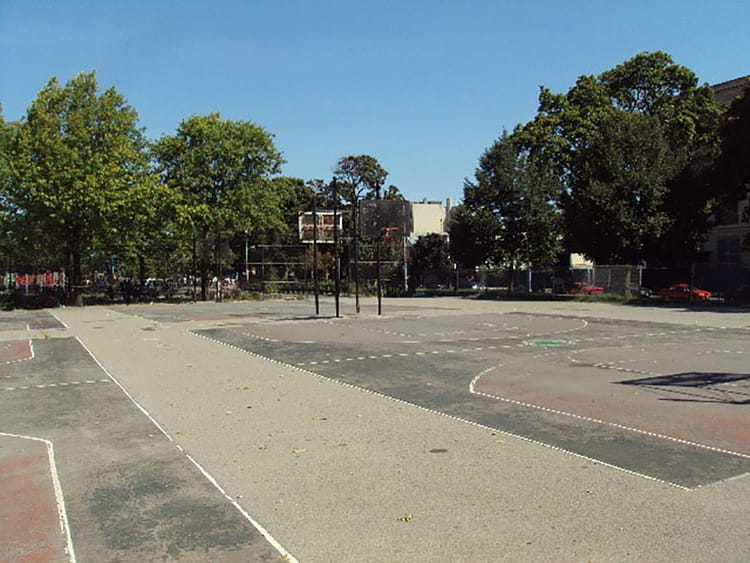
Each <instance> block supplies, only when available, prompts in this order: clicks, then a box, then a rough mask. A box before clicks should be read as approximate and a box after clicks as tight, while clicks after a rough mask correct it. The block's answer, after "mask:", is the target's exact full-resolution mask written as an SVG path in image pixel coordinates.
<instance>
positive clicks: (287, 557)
mask: <svg viewBox="0 0 750 563" xmlns="http://www.w3.org/2000/svg"><path fill="white" fill-rule="evenodd" d="M188 333H189V334H192V333H191V332H190V331H188ZM75 338H76V340H77V341H78V342H79V343H80V345H81V346H83V349H84V350H86V352H87V353H88V355H89V356H91V359H92V360H94V362H96V365H98V366H99V368H100V369H101V370H102V371H103V372H104V373H105V374H106V376H107V377H108V378H109V379H110V380H112V383H114V384H115V385H117V386H118V387H119V388H120V390H121V391H122V392H123V393H124V394H125V396H126V397H127V398H128V399H130V402H131V403H133V404H134V405H135V406H136V407H137V408H138V410H140V411H141V412H142V413H143V414H144V415H145V416H146V418H148V419H149V420H150V421H151V423H152V424H153V425H154V426H156V427H157V428H158V429H159V432H161V433H162V434H163V435H164V436H165V437H166V438H167V439H168V440H169V441H170V442H172V443H173V444H175V445H176V446H177V449H178V450H179V451H180V452H181V453H182V454H183V455H185V457H186V458H187V459H188V460H190V462H191V463H192V464H193V465H194V466H195V467H196V468H197V469H198V471H200V472H201V473H202V474H203V475H204V476H205V477H206V479H208V480H209V482H210V483H211V484H212V485H214V487H216V489H217V490H218V491H219V492H220V493H221V494H222V495H224V498H225V499H227V500H228V501H229V502H230V503H231V504H232V505H233V506H234V507H235V508H236V509H237V510H239V512H240V514H242V516H244V517H245V519H246V520H247V521H248V522H250V524H252V525H253V527H254V528H255V529H256V530H258V532H259V533H260V534H261V535H262V536H263V537H264V538H265V539H266V541H267V542H268V543H270V544H271V545H272V546H273V547H274V549H276V551H278V552H279V554H280V555H281V557H282V558H283V559H284V560H285V561H289V562H290V563H298V561H297V559H296V558H295V557H294V556H293V555H292V554H291V553H289V552H288V551H287V550H286V549H284V547H283V546H282V545H281V544H280V543H279V542H278V541H276V538H274V537H273V536H272V535H271V534H270V533H269V532H268V530H266V529H265V528H264V527H263V526H261V525H260V523H259V522H257V521H256V520H255V519H254V518H253V517H252V516H250V514H248V513H247V511H245V510H244V509H243V508H242V507H241V506H240V505H239V503H238V502H237V501H236V500H235V499H233V498H232V497H231V496H230V495H228V494H227V492H226V491H225V490H224V489H223V488H222V487H221V486H220V485H219V483H218V482H217V481H216V479H214V478H213V477H212V476H211V474H210V473H209V472H208V471H206V470H205V469H204V468H203V466H202V465H201V464H200V463H198V462H197V461H196V460H195V459H194V458H193V457H192V456H190V455H189V454H188V453H187V452H185V450H184V449H183V448H182V446H180V445H179V444H177V443H176V442H175V439H174V438H172V436H170V434H169V432H167V431H166V430H165V429H164V428H163V427H162V425H161V424H159V423H158V422H157V420H156V419H155V418H154V417H153V416H151V413H149V412H148V411H147V410H146V409H145V408H144V407H143V406H142V405H141V404H140V403H139V402H138V401H136V400H135V397H133V395H131V394H130V393H129V392H128V390H127V389H125V387H124V386H123V385H122V384H121V383H120V382H119V381H118V380H117V378H116V377H115V376H114V375H112V374H111V373H110V372H109V370H107V368H105V367H104V365H102V363H101V362H100V361H99V359H98V358H97V357H96V356H94V354H93V353H92V352H91V350H89V349H88V347H87V346H86V345H85V344H84V343H83V341H82V340H81V339H80V338H79V337H78V336H76V337H75Z"/></svg>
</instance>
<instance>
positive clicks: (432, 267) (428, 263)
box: [409, 234, 452, 290]
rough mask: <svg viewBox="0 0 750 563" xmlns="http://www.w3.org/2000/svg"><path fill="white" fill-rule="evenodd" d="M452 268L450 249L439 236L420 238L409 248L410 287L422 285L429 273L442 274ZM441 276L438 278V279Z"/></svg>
mask: <svg viewBox="0 0 750 563" xmlns="http://www.w3.org/2000/svg"><path fill="white" fill-rule="evenodd" d="M451 267H452V262H451V256H450V247H449V245H448V243H447V242H446V241H445V239H444V238H443V237H442V236H440V235H439V234H430V235H426V236H421V237H419V238H418V239H417V241H416V242H415V243H414V245H413V246H412V248H411V269H410V277H409V282H410V287H411V289H412V290H413V289H414V288H415V287H416V286H417V285H422V284H424V282H425V280H424V278H425V274H426V273H427V272H429V271H434V272H441V273H444V272H446V271H448V270H450V269H451ZM440 277H442V276H440V275H439V276H438V278H440Z"/></svg>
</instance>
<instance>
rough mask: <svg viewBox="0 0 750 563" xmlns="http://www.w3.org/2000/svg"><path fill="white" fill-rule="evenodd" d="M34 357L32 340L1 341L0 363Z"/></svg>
mask: <svg viewBox="0 0 750 563" xmlns="http://www.w3.org/2000/svg"><path fill="white" fill-rule="evenodd" d="M31 357H33V351H32V348H31V340H6V341H4V342H0V365H1V364H10V363H12V362H20V361H22V360H28V359H30V358H31Z"/></svg>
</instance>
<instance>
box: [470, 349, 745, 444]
mask: <svg viewBox="0 0 750 563" xmlns="http://www.w3.org/2000/svg"><path fill="white" fill-rule="evenodd" d="M501 366H502V364H500V365H497V366H493V367H491V368H487V369H486V370H484V371H482V372H481V373H479V374H477V375H476V376H475V377H474V379H472V380H471V383H469V393H471V394H472V395H478V396H480V397H486V398H488V399H494V400H496V401H501V402H503V403H509V404H511V405H517V406H520V407H526V408H530V409H536V410H540V411H543V412H549V413H552V414H557V415H561V416H569V417H571V418H575V419H578V420H585V421H586V422H594V423H596V424H602V425H604V426H611V427H613V428H618V429H620V430H627V431H628V432H635V433H638V434H644V435H646V436H651V437H653V438H660V439H662V440H669V441H671V442H676V443H679V444H683V445H686V446H692V447H695V448H701V449H704V450H710V451H713V452H717V453H722V454H727V455H732V456H736V457H743V458H747V459H750V455H748V454H743V453H741V452H735V451H732V450H725V449H723V448H717V447H715V446H707V445H706V444H700V443H698V442H691V441H689V440H684V439H682V438H675V437H674V436H667V435H665V434H659V433H657V432H651V431H650V430H642V429H641V428H635V427H633V426H626V425H624V424H619V423H617V422H608V421H606V420H600V419H598V418H592V417H589V416H583V415H580V414H575V413H571V412H566V411H561V410H557V409H552V408H549V407H543V406H541V405H535V404H533V403H526V402H524V401H518V400H516V399H508V398H506V397H499V396H497V395H492V394H490V393H483V392H482V391H477V390H476V389H475V385H476V383H477V382H478V381H479V379H480V378H481V377H482V376H483V375H484V374H486V373H488V372H490V371H492V370H493V369H495V368H498V367H501Z"/></svg>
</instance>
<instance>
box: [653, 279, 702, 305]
mask: <svg viewBox="0 0 750 563" xmlns="http://www.w3.org/2000/svg"><path fill="white" fill-rule="evenodd" d="M691 294H692V296H693V301H708V300H709V299H711V292H710V291H706V290H705V289H698V288H697V287H694V288H693V289H692V290H691V289H690V286H689V285H688V284H686V283H676V284H674V285H670V286H669V287H665V288H664V289H662V290H661V291H660V292H659V297H661V298H662V299H664V300H665V301H690V295H691Z"/></svg>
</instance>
